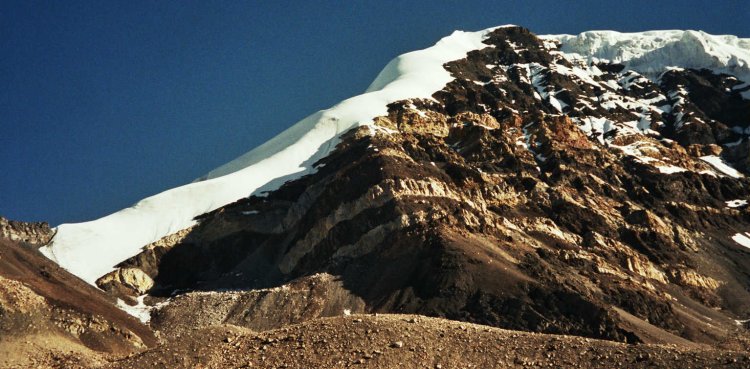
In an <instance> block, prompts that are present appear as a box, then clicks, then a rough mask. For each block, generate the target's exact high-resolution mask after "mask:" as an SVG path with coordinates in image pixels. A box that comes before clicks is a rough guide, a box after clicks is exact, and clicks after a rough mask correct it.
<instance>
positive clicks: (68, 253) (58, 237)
mask: <svg viewBox="0 0 750 369" xmlns="http://www.w3.org/2000/svg"><path fill="white" fill-rule="evenodd" d="M494 29H495V28H490V29H486V30H483V31H479V32H463V31H456V32H454V33H453V34H451V35H450V36H448V37H445V38H443V39H442V40H440V41H439V42H438V43H437V44H435V45H434V46H432V47H429V48H427V49H424V50H419V51H414V52H410V53H407V54H403V55H401V56H399V57H397V58H395V59H393V60H392V61H391V62H390V63H388V65H386V67H385V68H384V69H383V71H381V72H380V74H379V75H378V76H377V78H376V79H375V81H374V82H373V83H372V84H371V85H370V87H369V88H368V89H367V91H366V92H365V93H364V94H362V95H359V96H355V97H352V98H350V99H347V100H344V101H342V102H340V103H339V104H337V105H335V106H334V107H332V108H330V109H327V110H323V111H319V112H317V113H315V114H313V115H311V116H309V117H307V118H305V119H303V120H302V121H300V122H298V123H297V124H295V125H293V126H292V127H290V128H289V129H287V130H286V131H284V132H282V133H281V134H279V135H278V136H276V137H275V138H273V139H271V140H270V141H268V142H266V143H264V144H263V145H260V146H258V147H257V148H255V149H254V150H252V151H250V152H248V153H247V154H244V155H242V156H240V157H239V158H237V159H235V160H233V161H231V162H229V163H227V164H225V165H222V166H220V167H219V168H217V169H215V170H213V171H211V172H209V173H208V174H207V175H205V176H203V177H201V178H199V179H198V180H197V181H196V182H193V183H190V184H187V185H184V186H181V187H177V188H174V189H171V190H167V191H164V192H162V193H160V194H157V195H154V196H151V197H149V198H146V199H144V200H141V201H140V202H138V203H137V204H135V205H134V206H132V207H130V208H127V209H124V210H121V211H118V212H116V213H114V214H111V215H108V216H105V217H103V218H100V219H97V220H94V221H90V222H85V223H76V224H63V225H60V226H59V227H57V233H56V234H55V237H54V238H53V239H52V242H51V244H50V245H48V246H45V247H43V248H41V249H40V251H42V253H43V254H44V255H46V256H47V257H49V258H50V259H52V260H54V261H56V262H57V263H58V264H60V265H61V266H62V267H63V268H65V269H67V270H68V271H70V272H71V273H73V274H75V275H77V276H79V277H81V278H82V279H83V280H85V281H86V282H88V283H91V284H94V281H95V280H96V279H97V278H98V277H100V276H102V275H104V274H106V273H108V272H109V271H111V270H113V266H114V265H116V264H117V263H119V262H121V261H123V260H125V259H127V258H129V257H131V256H133V255H136V254H137V253H138V252H140V250H141V248H142V247H143V246H144V245H147V244H149V243H151V242H154V241H156V240H158V239H160V238H162V237H164V236H167V235H169V234H172V233H175V232H178V231H180V230H182V229H185V228H188V227H190V226H192V225H194V224H195V221H194V220H193V219H194V218H195V217H196V216H198V215H200V214H203V213H206V212H209V211H212V210H214V209H216V208H219V207H221V206H224V205H226V204H229V203H231V202H234V201H236V200H238V199H240V198H244V197H247V196H250V195H260V194H262V193H263V192H264V191H270V190H274V189H276V188H278V187H279V186H281V185H282V184H283V183H284V182H286V181H289V180H292V179H295V178H299V177H301V176H303V175H305V174H308V173H311V172H312V171H314V168H313V163H314V162H315V161H317V160H319V159H321V158H323V157H325V156H326V155H328V153H330V152H331V151H332V150H333V149H334V148H335V146H336V144H337V143H338V141H339V136H340V134H342V133H343V132H345V131H347V130H349V129H351V128H354V127H357V126H363V125H364V126H370V127H372V124H373V123H372V120H373V118H374V117H376V116H379V115H385V114H386V113H387V108H386V105H387V104H389V103H392V102H395V101H398V100H404V99H408V98H423V99H431V98H432V97H431V95H432V94H433V93H434V92H436V91H438V90H440V89H441V88H443V86H445V85H446V84H447V83H448V82H450V81H451V80H452V79H453V78H452V77H451V75H450V74H449V73H448V72H447V71H446V70H445V69H444V68H443V64H444V63H447V62H449V61H452V60H457V59H461V58H463V57H465V56H466V53H467V52H469V51H471V50H476V49H481V48H485V47H489V45H486V44H484V43H482V40H483V39H484V38H485V36H486V34H487V33H489V32H491V31H492V30H494ZM376 130H377V128H373V129H372V131H376Z"/></svg>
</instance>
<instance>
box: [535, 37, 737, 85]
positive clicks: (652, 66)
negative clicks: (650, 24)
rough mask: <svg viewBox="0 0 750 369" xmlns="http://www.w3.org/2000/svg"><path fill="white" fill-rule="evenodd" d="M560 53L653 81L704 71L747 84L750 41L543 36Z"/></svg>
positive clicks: (719, 38) (721, 38)
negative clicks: (672, 72) (673, 72)
mask: <svg viewBox="0 0 750 369" xmlns="http://www.w3.org/2000/svg"><path fill="white" fill-rule="evenodd" d="M540 38H543V39H547V40H554V41H558V42H560V43H561V44H562V46H561V47H560V51H562V52H563V53H565V54H566V55H568V56H570V57H575V58H583V59H585V60H588V61H596V60H609V61H612V62H615V63H622V64H624V65H625V67H626V68H627V69H631V70H635V71H638V72H640V73H641V74H643V75H645V76H647V77H649V78H651V79H657V78H658V76H659V75H660V74H661V73H662V72H664V71H665V70H666V69H667V68H669V67H679V68H693V69H700V68H707V69H712V70H714V71H716V72H723V73H729V74H733V75H735V76H736V77H737V78H739V79H741V80H742V81H744V82H747V81H748V80H750V39H747V38H738V37H737V36H731V35H721V36H717V35H710V34H708V33H705V32H702V31H679V30H665V31H648V32H636V33H620V32H614V31H589V32H584V33H581V34H578V35H545V36H540Z"/></svg>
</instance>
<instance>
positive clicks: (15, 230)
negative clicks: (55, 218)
mask: <svg viewBox="0 0 750 369" xmlns="http://www.w3.org/2000/svg"><path fill="white" fill-rule="evenodd" d="M54 234H55V232H54V231H53V230H52V228H50V226H49V224H48V223H46V222H36V223H30V222H19V221H15V220H8V219H6V218H3V217H0V238H5V239H8V240H11V241H15V242H24V243H27V244H29V245H32V246H35V247H40V246H44V245H46V244H47V243H49V241H50V240H51V239H52V236H54Z"/></svg>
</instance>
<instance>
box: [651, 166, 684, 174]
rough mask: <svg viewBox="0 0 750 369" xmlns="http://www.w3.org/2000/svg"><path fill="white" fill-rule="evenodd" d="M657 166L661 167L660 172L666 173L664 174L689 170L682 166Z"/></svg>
mask: <svg viewBox="0 0 750 369" xmlns="http://www.w3.org/2000/svg"><path fill="white" fill-rule="evenodd" d="M656 168H657V169H659V172H660V173H664V174H672V173H680V172H685V171H687V169H685V168H680V167H678V166H674V165H657V166H656Z"/></svg>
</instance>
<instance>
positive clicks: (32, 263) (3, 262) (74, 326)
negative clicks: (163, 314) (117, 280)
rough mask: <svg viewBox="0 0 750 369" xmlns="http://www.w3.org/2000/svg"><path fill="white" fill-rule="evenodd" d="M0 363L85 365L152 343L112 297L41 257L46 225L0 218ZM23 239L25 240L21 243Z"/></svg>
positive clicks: (145, 329)
mask: <svg viewBox="0 0 750 369" xmlns="http://www.w3.org/2000/svg"><path fill="white" fill-rule="evenodd" d="M0 225H2V231H3V232H2V237H0V367H3V368H8V367H48V366H47V365H50V366H52V367H56V365H57V364H56V363H59V362H63V361H64V362H65V363H66V365H68V366H65V365H62V364H59V365H60V367H73V365H74V364H75V365H74V366H75V367H91V366H93V365H95V364H97V363H102V362H103V360H102V357H101V355H102V354H113V355H124V354H129V353H133V352H136V351H139V350H142V349H145V348H147V347H150V346H154V345H155V344H156V338H155V337H154V334H153V333H152V332H151V330H150V329H149V328H148V327H146V326H144V325H142V324H140V322H138V321H137V320H136V319H135V318H133V317H131V316H129V315H128V314H126V313H125V312H123V311H122V310H120V309H118V308H116V307H115V306H114V299H113V298H111V297H110V296H107V295H105V294H104V293H102V292H101V291H99V290H97V289H96V288H93V287H92V286H90V285H88V284H86V283H85V282H83V281H81V280H80V279H78V278H76V277H75V276H73V275H71V274H69V273H68V272H66V271H65V270H63V269H62V268H60V267H59V266H57V265H55V264H54V263H52V262H51V261H50V260H48V259H47V258H45V257H44V256H42V255H41V254H40V253H39V252H38V251H37V250H35V248H34V246H38V243H37V242H36V241H39V240H45V239H48V238H49V237H51V233H50V230H49V226H47V225H46V224H36V223H23V222H14V221H7V220H5V219H4V218H0ZM20 240H26V241H31V242H22V241H20Z"/></svg>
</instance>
